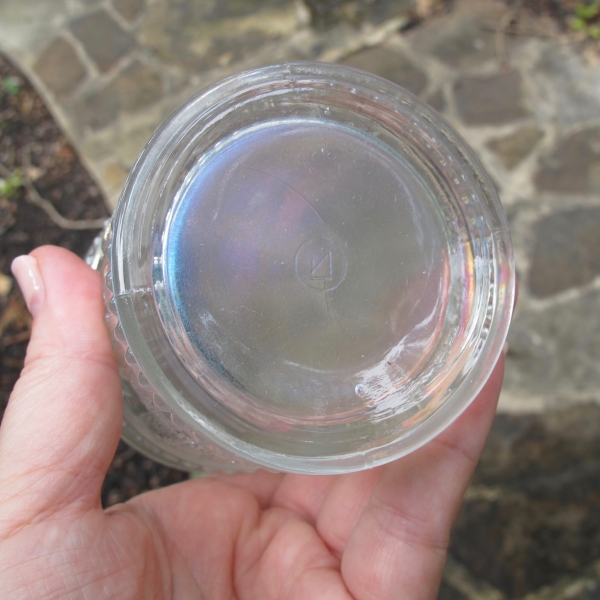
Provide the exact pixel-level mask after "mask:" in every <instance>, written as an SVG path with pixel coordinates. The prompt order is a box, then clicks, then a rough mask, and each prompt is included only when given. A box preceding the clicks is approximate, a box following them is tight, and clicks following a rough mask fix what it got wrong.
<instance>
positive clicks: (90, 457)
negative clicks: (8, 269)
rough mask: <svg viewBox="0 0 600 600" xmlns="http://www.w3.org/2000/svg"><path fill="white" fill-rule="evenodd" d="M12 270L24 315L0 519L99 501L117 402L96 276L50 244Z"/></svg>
mask: <svg viewBox="0 0 600 600" xmlns="http://www.w3.org/2000/svg"><path fill="white" fill-rule="evenodd" d="M13 273H14V275H15V277H16V278H17V281H18V282H19V285H20V286H21V289H22V290H23V295H24V297H25V301H26V302H27V305H28V307H29V309H30V311H31V312H32V314H33V316H34V320H33V330H32V336H31V341H30V343H29V347H28V350H27V357H26V359H25V367H24V369H23V372H22V374H21V378H20V379H19V381H18V382H17V384H16V386H15V389H14V391H13V393H12V395H11V397H10V400H9V403H8V407H7V410H6V412H5V416H4V420H3V422H2V426H1V427H0V506H2V517H3V518H2V520H3V521H4V522H6V520H5V519H6V517H7V516H10V518H9V520H10V521H12V522H13V523H16V524H17V525H18V524H21V523H24V522H27V521H29V520H30V519H32V518H34V517H35V516H36V515H38V514H40V513H42V512H43V513H44V514H48V513H53V512H55V511H57V510H59V508H62V507H65V506H67V505H73V504H78V505H80V506H82V508H84V509H86V508H91V507H93V506H100V488H101V486H102V481H103V478H104V475H105V473H106V471H107V469H108V466H109V464H110V461H111V459H112V457H113V455H114V452H115V450H116V447H117V443H118V439H119V435H120V429H121V419H122V408H121V400H120V397H121V394H120V383H119V376H118V372H117V367H116V364H115V360H114V357H113V353H112V349H111V345H110V340H109V336H108V331H107V329H106V328H105V326H104V322H103V315H104V307H103V304H102V282H101V278H100V276H99V274H98V273H96V272H95V271H93V270H92V269H91V268H90V267H89V266H87V265H86V264H85V263H84V262H83V261H82V260H81V259H79V258H77V257H76V256H75V255H74V254H72V253H71V252H68V251H67V250H63V249H61V248H55V247H52V246H46V247H42V248H38V249H37V250H34V252H32V253H31V255H29V256H22V257H19V258H17V259H15V261H14V262H13Z"/></svg>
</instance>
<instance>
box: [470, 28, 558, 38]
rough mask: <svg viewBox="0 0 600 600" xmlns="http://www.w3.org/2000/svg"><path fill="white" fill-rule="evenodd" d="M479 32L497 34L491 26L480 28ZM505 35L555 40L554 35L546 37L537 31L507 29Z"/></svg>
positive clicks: (546, 35) (496, 29)
mask: <svg viewBox="0 0 600 600" xmlns="http://www.w3.org/2000/svg"><path fill="white" fill-rule="evenodd" d="M480 29H481V31H491V32H492V33H498V27H492V26H491V25H483V26H481V27H480ZM505 33H506V34H507V35H514V36H518V37H533V38H539V39H541V40H555V39H556V36H555V35H548V34H545V33H539V32H537V31H509V30H508V28H507V29H506V32H505Z"/></svg>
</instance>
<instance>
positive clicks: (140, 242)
mask: <svg viewBox="0 0 600 600" xmlns="http://www.w3.org/2000/svg"><path fill="white" fill-rule="evenodd" d="M90 261H91V262H92V264H93V266H95V267H96V268H98V269H99V270H100V271H101V272H102V274H103V276H104V280H105V303H106V307H107V324H108V327H109V330H110V334H111V336H112V339H113V342H114V347H115V351H116V353H117V357H118V362H119V366H120V373H121V378H122V381H123V399H124V424H123V438H124V439H125V441H126V442H127V443H128V444H130V445H131V446H133V447H134V448H136V449H138V450H139V451H140V452H142V453H144V454H146V455H147V456H149V457H151V458H152V459H154V460H156V461H158V462H161V463H164V464H166V465H170V466H172V467H177V468H180V469H185V470H204V471H211V470H222V471H226V472H230V471H236V470H253V469H256V468H259V467H263V468H267V469H271V470H276V471H288V472H296V473H310V474H320V473H323V474H325V473H343V472H349V471H356V470H360V469H365V468H369V467H372V466H375V465H380V464H383V463H386V462H388V461H391V460H394V459H396V458H398V457H401V456H403V455H405V454H407V453H408V452H411V451H413V450H415V449H416V448H418V447H419V446H421V445H423V444H424V443H426V442H427V441H428V440H430V439H431V438H433V437H434V436H435V435H437V434H438V433H439V432H441V431H442V430H443V429H444V428H445V427H447V426H448V425H449V424H450V423H452V421H453V420H454V419H456V418H457V417H458V416H459V415H460V414H461V412H462V411H463V410H464V409H465V408H466V407H467V406H468V405H469V403H470V402H471V401H472V400H473V398H474V397H475V396H476V395H477V393H478V392H479V390H480V389H481V387H482V386H483V384H484V383H485V381H486V379H487V377H488V376H489V374H490V372H491V370H492V368H493V366H494V364H495V362H496V360H497V359H498V356H499V354H500V352H501V349H502V346H503V344H504V340H505V337H506V333H507V329H508V325H509V321H510V316H511V310H512V304H513V297H514V285H515V276H514V265H513V258H512V251H511V244H510V238H509V233H508V227H507V222H506V217H505V215H504V213H503V210H502V207H501V205H500V202H499V200H498V197H497V194H496V192H495V190H494V187H493V185H492V184H491V182H490V180H489V178H488V176H487V175H486V173H485V171H484V169H483V167H482V166H481V164H480V162H479V161H478V160H477V158H476V157H475V156H474V154H473V152H472V151H471V150H470V149H469V147H468V146H467V145H466V143H465V142H464V141H463V140H462V139H461V138H460V136H459V135H458V134H457V133H456V132H455V131H454V130H453V129H452V127H450V126H449V125H448V123H446V121H445V120H444V119H443V118H442V117H441V116H440V115H439V114H437V113H436V112H435V111H434V110H432V109H431V108H430V107H428V106H427V105H426V104H425V103H423V102H422V101H420V100H419V99H417V98H416V97H415V96H413V95H412V94H411V93H409V92H407V91H406V90H404V89H402V88H400V87H398V86H396V85H394V84H392V83H390V82H389V81H386V80H384V79H381V78H379V77H376V76H373V75H370V74H367V73H364V72H362V71H358V70H355V69H351V68H347V67H342V66H338V65H331V64H318V63H293V64H284V65H277V66H270V67H265V68H261V69H258V70H253V71H247V72H244V73H241V74H238V75H235V76H233V77H230V78H228V79H225V80H224V81H221V82H219V83H217V84H215V85H213V86H212V87H210V88H208V89H206V90H204V91H203V92H201V93H200V94H199V95H197V96H196V97H195V98H193V99H192V100H191V101H190V102H189V103H188V104H186V105H185V106H183V107H182V108H181V109H179V110H178V111H177V112H176V113H175V114H173V115H172V116H171V117H170V118H169V119H167V121H166V122H165V123H163V125H162V126H161V127H160V128H159V129H158V130H157V132H156V133H155V134H154V136H153V137H152V139H151V140H150V141H149V142H148V144H147V146H146V147H145V149H144V150H143V152H142V154H141V156H140V157H139V159H138V161H137V162H136V164H135V166H134V168H133V170H132V171H131V174H130V176H129V179H128V180H127V183H126V185H125V189H124V191H123V194H122V196H121V199H120V201H119V204H118V207H117V210H116V212H115V214H114V216H113V218H112V221H111V222H110V224H109V225H108V226H107V228H106V230H105V232H104V233H103V235H102V236H101V238H99V239H98V243H97V244H96V246H95V248H93V249H92V252H91V255H90Z"/></svg>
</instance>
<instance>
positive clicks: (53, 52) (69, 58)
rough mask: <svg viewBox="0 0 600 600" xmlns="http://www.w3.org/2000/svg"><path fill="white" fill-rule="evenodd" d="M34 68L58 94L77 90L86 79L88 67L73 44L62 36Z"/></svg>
mask: <svg viewBox="0 0 600 600" xmlns="http://www.w3.org/2000/svg"><path fill="white" fill-rule="evenodd" d="M33 70H34V71H35V72H36V73H37V75H38V77H39V78H40V79H41V80H42V81H43V83H44V84H45V85H47V86H48V89H49V90H50V91H51V92H53V93H54V94H56V95H57V96H64V95H67V94H69V92H72V91H74V90H75V88H76V87H77V86H78V85H79V84H80V83H81V82H82V81H83V80H84V79H85V76H86V69H85V66H84V65H83V64H82V63H81V60H80V58H79V57H78V56H77V53H76V52H75V50H74V49H73V46H72V45H71V44H70V43H69V42H67V41H66V40H64V39H62V38H57V39H55V40H54V41H53V42H52V43H51V44H50V46H48V48H46V50H45V52H44V53H43V54H42V55H41V56H40V57H39V58H38V60H37V61H36V63H35V65H34V66H33Z"/></svg>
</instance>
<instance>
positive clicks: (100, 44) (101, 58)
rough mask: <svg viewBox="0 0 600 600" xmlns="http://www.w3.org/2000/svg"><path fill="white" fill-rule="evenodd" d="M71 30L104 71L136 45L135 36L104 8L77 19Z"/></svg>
mask: <svg viewBox="0 0 600 600" xmlns="http://www.w3.org/2000/svg"><path fill="white" fill-rule="evenodd" d="M71 31H72V32H73V34H74V35H75V37H76V38H78V39H79V41H80V42H81V44H82V45H83V47H84V48H85V50H86V52H87V53H88V54H89V56H90V58H91V59H92V60H93V61H94V63H96V66H97V67H98V69H99V70H100V71H102V72H104V71H108V70H109V69H110V68H111V67H112V66H113V65H114V64H115V63H116V62H117V61H118V60H119V59H120V58H122V57H123V56H125V55H126V54H127V53H128V52H129V51H130V50H131V49H132V48H133V46H134V41H133V38H132V37H131V36H130V35H129V34H128V33H127V32H126V31H123V29H121V27H120V25H119V24H118V23H117V22H116V21H115V20H114V19H113V18H112V17H111V16H110V15H109V14H108V13H107V12H106V11H104V10H99V11H96V12H93V13H91V14H88V15H84V16H83V17H80V18H79V19H76V20H75V21H74V22H73V23H72V24H71Z"/></svg>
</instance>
